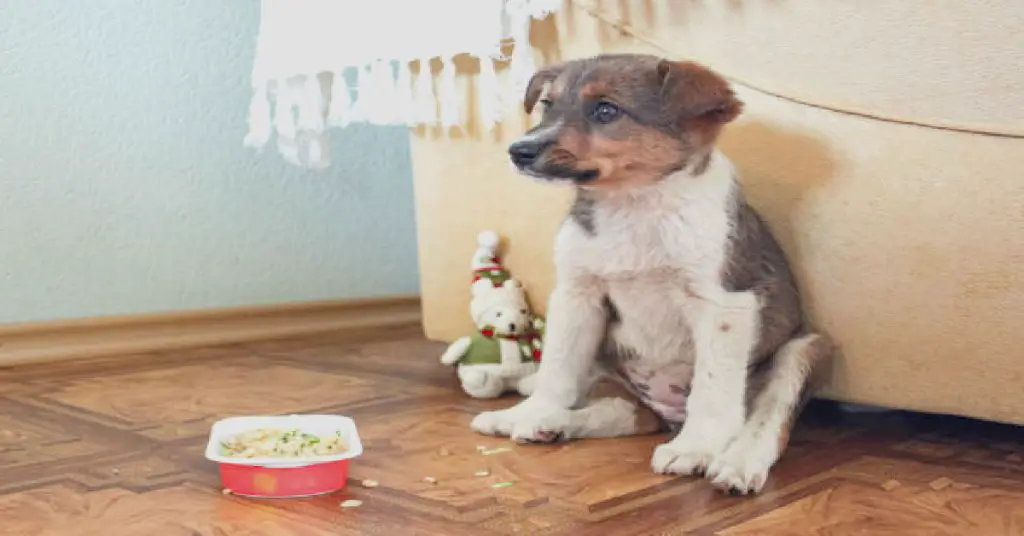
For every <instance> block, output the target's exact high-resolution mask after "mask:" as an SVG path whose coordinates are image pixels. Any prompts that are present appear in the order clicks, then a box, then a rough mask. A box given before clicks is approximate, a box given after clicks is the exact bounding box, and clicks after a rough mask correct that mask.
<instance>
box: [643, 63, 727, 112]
mask: <svg viewBox="0 0 1024 536" xmlns="http://www.w3.org/2000/svg"><path fill="white" fill-rule="evenodd" d="M657 69H658V80H659V81H660V83H661V99H662V103H663V104H664V106H665V108H666V110H667V111H668V112H669V113H671V114H673V115H674V116H675V117H677V118H678V119H679V121H680V123H683V122H687V121H691V120H694V119H696V120H701V121H707V122H709V123H712V124H716V125H724V124H726V123H728V122H730V121H732V120H733V119H736V117H737V116H739V115H740V112H742V111H743V103H742V102H740V100H739V99H737V98H736V95H735V94H734V93H733V91H732V88H731V87H730V86H729V82H728V81H726V80H725V78H722V76H721V75H719V74H717V73H715V72H714V71H712V70H711V69H708V68H707V67H704V66H703V65H700V64H697V63H694V62H690V61H670V60H661V61H660V62H658V67H657Z"/></svg>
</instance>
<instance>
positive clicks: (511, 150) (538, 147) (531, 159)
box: [508, 139, 551, 169]
mask: <svg viewBox="0 0 1024 536" xmlns="http://www.w3.org/2000/svg"><path fill="white" fill-rule="evenodd" d="M550 146H551V142H550V141H544V140H536V139H532V140H531V139H526V140H519V141H517V142H515V143H513V144H512V145H509V146H508V155H509V156H510V157H511V158H512V163H513V164H515V165H516V167H517V168H519V169H525V168H528V167H530V166H531V165H533V164H534V163H535V162H537V159H538V158H540V155H541V153H543V152H544V150H545V149H547V148H548V147H550Z"/></svg>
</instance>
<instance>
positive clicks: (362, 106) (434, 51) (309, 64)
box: [244, 0, 562, 168]
mask: <svg viewBox="0 0 1024 536" xmlns="http://www.w3.org/2000/svg"><path fill="white" fill-rule="evenodd" d="M561 5H562V0H430V1H426V0H373V1H371V2H364V1H361V0H262V14H261V21H260V32H259V38H258V40H257V44H256V58H255V60H254V62H253V72H252V86H253V95H252V102H251V103H250V105H249V133H248V134H247V135H246V137H245V140H244V143H245V145H246V146H248V147H252V148H256V149H261V148H263V147H265V146H266V145H267V144H269V143H270V142H271V139H272V138H276V145H277V149H278V151H279V152H280V153H281V155H282V156H283V157H284V158H285V159H286V160H288V161H289V162H291V163H293V164H295V165H299V166H304V167H311V168H323V167H326V166H327V165H328V164H329V163H330V155H329V153H328V145H329V144H328V143H327V131H328V130H329V129H330V128H332V127H334V128H343V127H345V126H347V125H349V124H352V123H360V122H363V123H371V124H377V125H408V126H415V125H442V126H445V127H456V126H460V125H461V124H462V123H463V121H464V118H462V117H460V105H459V102H460V99H461V97H462V96H461V95H460V93H459V91H458V87H457V85H456V77H455V64H454V58H455V57H456V56H459V55H463V54H466V55H469V56H472V57H474V58H476V59H477V61H479V64H480V72H479V74H478V75H477V76H476V77H474V81H475V83H476V85H477V87H476V95H477V99H476V101H477V103H478V106H479V110H478V112H479V113H478V114H477V115H478V116H479V117H480V118H481V120H482V121H483V123H484V127H485V128H491V127H493V126H494V125H495V124H496V123H497V122H499V121H501V117H502V110H503V103H504V97H505V96H506V95H509V94H518V93H520V92H521V91H522V90H524V89H525V84H526V83H527V82H528V81H529V77H530V76H531V75H532V74H533V71H534V69H535V65H534V63H533V51H532V49H531V48H530V43H529V39H528V36H529V30H530V23H531V21H532V20H533V19H542V18H544V17H547V16H548V15H549V14H551V13H553V12H555V11H557V10H558V9H559V8H560V7H561ZM509 40H510V41H511V42H512V43H513V47H514V53H513V54H512V57H511V58H507V57H505V56H503V55H502V52H501V46H502V43H503V42H506V41H509ZM498 61H502V62H503V61H509V62H510V64H509V71H510V74H511V76H510V82H511V83H512V84H513V85H514V87H511V88H504V91H503V88H502V87H501V86H500V84H499V82H498V77H497V75H496V73H495V65H494V64H495V62H498ZM431 62H436V63H439V64H440V65H441V70H440V76H439V77H438V80H437V82H436V87H435V79H434V76H432V75H431V69H430V67H429V66H430V64H431ZM424 66H427V68H426V69H424ZM349 69H354V70H355V73H356V76H355V84H354V87H353V86H352V85H351V84H350V83H349V81H346V79H345V77H344V73H345V71H346V70H349Z"/></svg>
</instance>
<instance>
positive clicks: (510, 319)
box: [469, 279, 530, 335]
mask: <svg viewBox="0 0 1024 536" xmlns="http://www.w3.org/2000/svg"><path fill="white" fill-rule="evenodd" d="M469 308H470V314H471V315H472V317H473V322H475V323H476V326H477V327H478V328H481V329H483V328H491V329H493V330H494V332H495V333H496V334H498V335H519V334H522V333H524V332H526V331H527V330H528V329H529V328H530V308H529V306H528V305H527V302H526V290H525V289H523V286H522V285H521V284H519V282H518V281H516V280H515V279H509V280H508V281H506V282H505V284H504V285H502V286H500V287H495V286H494V285H493V284H492V283H491V281H490V280H488V279H482V280H480V281H477V282H476V283H474V284H473V299H472V301H471V302H470V305H469Z"/></svg>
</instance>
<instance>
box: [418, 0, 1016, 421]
mask: <svg viewBox="0 0 1024 536" xmlns="http://www.w3.org/2000/svg"><path fill="white" fill-rule="evenodd" d="M591 4H602V5H611V4H627V5H631V6H635V7H636V12H635V13H630V14H628V16H626V17H623V16H621V14H615V13H611V14H610V13H607V12H601V11H598V8H597V7H595V6H594V5H591ZM962 4H963V5H956V6H944V7H943V8H941V9H939V8H938V7H932V3H930V2H925V1H924V0H913V1H907V2H883V1H881V0H878V1H866V2H840V1H838V0H837V1H832V2H814V1H813V0H809V1H797V0H791V1H788V2H676V1H675V0H663V1H655V0H652V1H649V2H648V1H644V2H641V1H637V2H625V3H621V2H584V1H581V2H579V3H578V4H576V5H574V6H572V7H571V8H569V9H568V11H567V12H566V13H564V14H563V15H562V16H560V17H559V18H558V19H557V21H556V22H555V23H553V24H551V25H549V26H548V27H544V28H540V29H539V30H538V32H537V35H536V36H535V37H536V40H537V41H538V44H539V45H540V46H541V48H544V49H546V50H547V51H548V54H549V57H548V59H547V60H546V61H553V60H555V59H557V58H559V57H565V58H571V57H579V56H584V55H590V54H594V53H597V52H602V51H605V52H609V51H642V52H652V53H656V54H662V55H672V56H676V57H690V58H694V59H697V60H699V61H704V62H706V63H708V64H709V65H711V66H712V67H713V68H716V69H718V70H720V71H721V72H723V73H725V74H726V75H729V76H732V77H735V78H736V79H740V80H745V81H749V82H750V83H751V84H753V85H755V86H758V87H760V88H762V89H765V90H767V91H768V92H771V93H778V94H783V95H789V96H795V97H797V98H798V99H800V100H803V101H807V102H812V103H818V104H823V105H825V106H829V107H836V108H849V109H854V110H856V111H859V112H866V113H870V114H875V115H880V116H894V117H896V118H898V119H901V120H910V121H916V122H920V123H925V124H936V125H944V126H953V127H956V128H960V127H964V128H967V129H982V130H985V129H990V130H993V131H998V132H1004V133H1005V132H1024V115H1022V114H1024V108H1022V107H1021V106H1020V104H1019V103H1020V102H1022V101H1024V99H1022V97H1024V95H1022V94H1021V93H1020V92H1021V91H1022V89H1021V88H1024V70H1022V69H1020V68H1019V67H1018V68H1012V69H1011V68H1010V66H1012V65H1017V66H1020V65H1022V64H1024V35H1022V34H1021V33H1020V32H1016V31H1010V30H1007V29H1005V28H1003V26H1004V25H1005V24H1010V21H1012V20H1016V21H1017V22H1014V23H1013V24H1014V25H1016V27H1018V28H1019V27H1020V22H1021V19H1022V17H1021V12H1022V10H1024V8H1022V7H1021V5H1022V4H1020V3H1019V2H1016V1H1014V0H1005V1H988V2H977V3H973V2H972V3H962ZM681 5H685V6H691V7H690V8H688V9H690V10H691V11H690V12H688V13H686V14H685V16H680V15H679V14H678V13H674V14H673V10H678V9H681V8H679V7H678V6H681ZM697 5H700V6H707V7H704V8H701V9H699V10H698V9H697V8H695V7H692V6H697ZM713 5H714V6H713ZM897 5H898V6H901V7H897ZM911 5H912V6H913V9H911V7H910V6H911ZM644 6H646V7H644ZM671 6H675V7H671ZM598 7H599V6H598ZM949 7H952V8H955V9H953V11H950V9H948V8H949ZM897 11H898V12H899V13H897ZM595 13H596V16H595ZM666 13H669V14H670V15H666ZM901 13H902V14H901ZM897 16H899V17H900V18H899V19H898V20H896V19H893V17H897ZM1014 17H1016V18H1014ZM648 19H650V20H653V21H658V22H657V23H656V24H655V23H653V22H649V21H648ZM623 21H625V23H626V24H627V25H628V26H629V28H628V29H629V31H632V32H636V33H640V34H641V35H642V36H643V40H639V39H635V38H632V37H630V36H629V35H624V34H622V33H621V32H620V31H619V30H617V29H615V28H614V26H613V25H622V24H623ZM645 21H646V22H645ZM950 21H955V25H954V26H955V27H956V30H955V31H954V33H955V32H959V35H954V34H950V33H949V32H950V31H951V30H950V28H949V26H950V24H952V23H951V22H950ZM908 22H912V23H913V24H907V23H908ZM781 28H785V31H783V30H782V29H781ZM950 39H955V40H956V45H955V46H954V45H953V44H950V43H949V42H948V41H949V40H950ZM858 43H859V45H858ZM854 45H858V46H854ZM951 47H952V48H951ZM937 49H938V50H937ZM950 55H952V56H954V57H948V56H950ZM963 69H969V76H967V77H966V78H964V77H960V76H958V74H957V73H962V72H964V71H963ZM737 89H738V93H739V95H740V97H741V98H742V99H743V100H744V101H745V102H746V103H747V108H746V113H745V114H744V115H743V116H742V117H741V119H740V120H738V121H737V122H736V123H735V124H734V125H732V126H731V127H730V128H728V129H727V131H726V134H725V135H724V137H723V139H722V143H721V147H722V150H723V151H724V152H725V153H726V154H727V155H728V156H729V157H730V158H732V159H733V161H734V162H735V163H736V164H737V166H738V167H739V169H740V171H741V174H742V180H743V182H744V183H745V185H746V188H747V191H748V196H749V197H750V199H751V202H752V203H753V204H754V205H755V206H756V207H757V208H759V209H760V210H761V211H762V212H763V213H764V214H765V216H766V218H767V219H768V220H769V223H770V224H771V225H772V227H773V229H774V230H775V232H776V234H777V235H778V236H779V238H780V240H781V241H782V242H783V245H784V246H785V248H786V250H787V251H788V253H789V255H790V256H791V258H792V260H793V262H794V264H795V265H796V268H797V271H798V274H799V277H800V281H801V285H802V287H803V290H804V293H805V295H806V301H807V306H808V312H809V314H810V316H811V318H812V319H813V322H814V323H815V324H816V325H817V326H819V327H820V328H821V329H823V330H825V331H826V332H828V333H829V334H831V335H832V336H833V338H835V339H836V340H837V341H838V342H839V344H840V346H841V348H842V352H841V355H840V356H839V360H838V363H837V366H836V369H835V372H834V376H833V378H832V382H831V385H830V386H829V389H828V392H827V393H826V396H828V397H831V398H834V399H837V400H843V401H851V402H862V403H870V404H878V405H883V406H890V407H897V408H905V409H914V410H924V411H932V412H941V413H951V414H959V415H967V416H973V417H979V418H984V419H991V420H997V421H1004V422H1013V423H1020V424H1024V389H1022V386H1024V140H1022V139H1019V138H1012V137H996V136H992V135H985V134H977V133H965V132H954V131H948V130H940V129H937V128H930V127H926V126H914V125H905V124H898V123H893V122H887V121H882V120H878V119H873V118H867V117H862V116H855V115H849V114H843V113H837V112H835V111H830V110H825V109H821V108H818V107H814V106H809V105H805V104H801V103H798V102H793V101H792V100H787V99H785V98H778V97H775V96H772V95H770V94H766V93H765V92H762V91H755V90H752V89H749V88H747V87H745V86H743V85H738V86H737ZM471 104H472V103H467V106H471ZM468 111H469V110H468V108H467V112H468ZM525 121H526V119H525V118H523V119H522V120H520V118H518V117H510V118H509V120H508V121H506V123H505V124H504V126H503V127H502V128H503V130H502V131H500V132H497V133H483V132H468V133H462V134H458V135H455V136H442V135H440V133H438V132H434V131H429V132H419V133H417V134H416V135H415V137H414V142H413V161H414V173H415V187H416V198H417V218H418V226H419V239H420V248H421V254H420V261H421V270H422V287H423V299H424V307H425V311H424V313H425V326H426V329H427V333H428V335H429V336H430V337H432V338H436V339H441V340H451V339H453V338H455V337H458V336H460V335H463V334H465V333H466V332H467V330H469V329H471V328H472V325H471V323H470V320H469V312H468V305H467V303H468V297H469V277H470V276H469V268H468V263H469V257H470V255H471V253H472V251H473V248H474V240H475V235H476V233H477V232H478V231H479V230H481V229H485V228H491V229H494V230H497V231H498V232H500V233H501V234H502V235H504V236H505V237H507V239H508V240H509V243H508V244H507V245H506V255H505V258H506V264H507V265H508V267H509V268H510V270H511V271H512V272H513V274H514V275H515V277H517V278H519V279H520V280H522V281H523V282H524V283H525V284H526V286H527V287H528V289H529V290H530V294H531V298H532V300H533V303H534V304H535V305H536V306H537V307H538V308H539V309H541V310H543V309H544V302H545V300H546V296H547V293H548V292H549V291H550V288H551V284H552V269H551V254H550V249H551V243H552V238H553V235H554V231H555V229H556V227H557V225H558V224H559V222H560V221H561V219H562V216H563V213H564V210H565V207H566V204H567V201H568V200H569V198H570V192H569V191H567V190H562V189H558V188H554V187H550V186H544V185H538V184H534V183H532V182H531V181H529V180H527V179H525V178H522V177H518V176H516V175H515V174H514V173H513V172H512V171H511V170H510V169H509V165H508V163H507V156H506V152H505V147H506V145H507V144H508V143H509V141H511V140H513V139H514V138H515V137H516V135H518V134H519V133H521V132H522V130H524V129H525V128H526V127H527V123H526V122H525Z"/></svg>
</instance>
